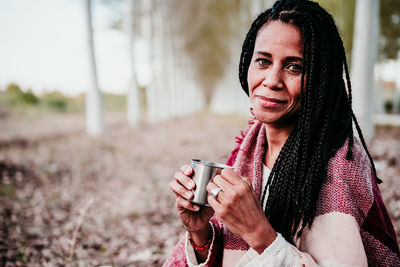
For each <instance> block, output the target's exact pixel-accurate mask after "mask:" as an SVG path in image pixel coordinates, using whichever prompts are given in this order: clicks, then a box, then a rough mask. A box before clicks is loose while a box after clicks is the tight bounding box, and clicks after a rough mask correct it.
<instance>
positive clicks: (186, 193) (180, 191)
mask: <svg viewBox="0 0 400 267" xmlns="http://www.w3.org/2000/svg"><path fill="white" fill-rule="evenodd" d="M169 187H170V188H171V190H172V191H173V192H174V193H175V194H177V195H179V196H181V197H183V198H186V199H192V198H193V193H192V191H190V190H188V189H187V188H185V187H184V186H182V185H181V184H180V183H178V182H177V181H176V180H173V181H171V182H170V184H169Z"/></svg>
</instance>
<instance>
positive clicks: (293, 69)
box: [287, 63, 303, 74]
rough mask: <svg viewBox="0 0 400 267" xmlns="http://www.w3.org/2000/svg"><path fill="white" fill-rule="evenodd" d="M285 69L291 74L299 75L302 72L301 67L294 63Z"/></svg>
mask: <svg viewBox="0 0 400 267" xmlns="http://www.w3.org/2000/svg"><path fill="white" fill-rule="evenodd" d="M287 69H288V70H289V71H290V72H291V73H293V74H301V73H302V72H303V66H302V65H300V64H296V63H290V64H288V65H287Z"/></svg>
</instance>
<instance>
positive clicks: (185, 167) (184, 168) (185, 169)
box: [181, 165, 193, 176]
mask: <svg viewBox="0 0 400 267" xmlns="http://www.w3.org/2000/svg"><path fill="white" fill-rule="evenodd" d="M181 171H182V172H183V173H184V174H185V175H186V176H189V175H191V174H192V173H193V168H192V167H190V166H189V165H183V166H182V167H181Z"/></svg>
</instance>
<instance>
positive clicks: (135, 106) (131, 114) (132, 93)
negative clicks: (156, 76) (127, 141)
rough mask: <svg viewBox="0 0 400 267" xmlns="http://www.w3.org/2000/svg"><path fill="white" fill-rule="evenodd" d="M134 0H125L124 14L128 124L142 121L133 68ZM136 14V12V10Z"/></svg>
mask: <svg viewBox="0 0 400 267" xmlns="http://www.w3.org/2000/svg"><path fill="white" fill-rule="evenodd" d="M134 1H135V0H126V3H127V14H126V21H125V23H126V25H125V26H126V31H127V34H128V36H129V58H130V63H131V64H130V65H131V79H130V82H129V87H128V93H127V120H128V124H129V125H130V126H137V125H139V124H140V123H141V121H142V101H141V94H140V88H139V85H138V82H137V76H136V69H135V58H134V57H135V56H134V54H135V53H134V44H135V41H136V39H137V38H136V34H137V32H135V29H134V27H133V26H134V21H138V19H137V18H136V17H134V16H135V7H136V8H137V7H138V6H137V5H136V6H135V5H134ZM136 14H138V12H136Z"/></svg>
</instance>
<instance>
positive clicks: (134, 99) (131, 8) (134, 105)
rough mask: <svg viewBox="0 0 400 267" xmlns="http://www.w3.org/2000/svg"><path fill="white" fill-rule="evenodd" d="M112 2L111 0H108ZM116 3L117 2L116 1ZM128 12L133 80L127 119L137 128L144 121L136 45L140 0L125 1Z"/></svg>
mask: <svg viewBox="0 0 400 267" xmlns="http://www.w3.org/2000/svg"><path fill="white" fill-rule="evenodd" d="M108 1H110V0H108ZM114 1H115V0H114ZM125 2H126V6H127V10H126V14H125V30H126V32H127V34H128V36H129V59H130V63H131V64H130V66H131V79H130V81H129V87H128V94H127V118H128V123H129V125H131V126H136V125H138V124H139V123H140V122H141V121H142V101H141V99H142V96H141V90H140V87H139V84H138V81H137V74H136V73H137V72H136V70H135V56H134V45H135V42H136V41H137V39H138V35H139V33H140V32H139V29H140V28H139V25H140V3H141V1H140V0H125Z"/></svg>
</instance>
